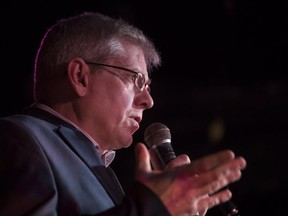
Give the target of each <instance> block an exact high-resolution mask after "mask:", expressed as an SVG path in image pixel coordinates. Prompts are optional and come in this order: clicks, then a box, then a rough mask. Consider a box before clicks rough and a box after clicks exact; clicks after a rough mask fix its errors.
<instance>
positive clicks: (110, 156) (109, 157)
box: [32, 103, 116, 167]
mask: <svg viewBox="0 0 288 216" xmlns="http://www.w3.org/2000/svg"><path fill="white" fill-rule="evenodd" d="M32 106H33V107H36V108H39V109H42V110H45V111H46V112H49V113H51V114H52V115H54V116H56V117H58V118H60V119H62V120H63V121H65V122H67V123H69V124H71V125H73V126H74V127H75V128H77V129H78V130H79V131H80V132H82V133H83V134H84V135H85V136H86V137H87V138H88V139H89V140H90V141H91V142H92V143H93V144H94V145H95V147H96V149H97V151H98V152H99V153H100V151H99V149H100V146H99V145H98V144H97V143H96V141H95V140H94V139H93V138H92V137H91V136H90V135H89V134H88V133H87V132H86V131H84V130H83V129H81V128H80V127H79V126H77V125H76V124H74V123H73V122H72V121H70V120H69V119H67V118H66V117H65V116H63V115H61V114H60V113H58V112H56V111H55V110H53V109H52V108H50V107H48V106H47V105H45V104H41V103H34V104H33V105H32ZM115 154H116V152H115V151H113V150H109V151H107V152H105V153H104V154H102V155H101V159H102V160H103V163H104V164H105V166H106V167H107V166H109V165H110V164H111V163H112V161H113V160H114V158H115Z"/></svg>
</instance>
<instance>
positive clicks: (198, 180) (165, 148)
mask: <svg viewBox="0 0 288 216" xmlns="http://www.w3.org/2000/svg"><path fill="white" fill-rule="evenodd" d="M144 139H145V143H146V145H147V146H148V148H149V152H150V156H151V164H152V166H153V168H154V170H162V171H163V169H164V167H166V166H167V164H170V163H175V164H177V163H176V161H177V160H178V157H179V156H178V157H176V155H175V153H174V150H173V147H172V145H171V134H170V130H169V128H168V127H167V126H165V125H164V124H161V123H153V124H151V125H150V126H149V127H148V128H147V129H146V130H145V133H144ZM245 166H246V161H245V159H244V158H242V157H238V158H235V155H234V153H233V152H232V151H230V150H225V151H221V152H218V153H215V154H211V155H208V156H206V157H203V158H201V159H199V160H196V161H193V163H191V164H189V165H185V164H184V165H183V166H181V167H173V168H171V169H170V168H169V169H167V170H166V168H165V170H164V171H163V173H165V172H169V175H166V178H167V179H166V180H165V179H161V178H159V179H160V180H163V181H171V184H170V187H171V188H172V187H175V188H172V189H171V188H168V189H167V190H168V193H171V194H170V196H171V199H174V202H178V203H179V204H178V205H183V208H189V207H186V206H185V207H184V205H185V204H187V203H190V205H191V208H192V209H193V211H194V212H195V209H197V211H199V212H205V211H206V210H207V209H210V208H212V207H214V206H216V205H218V206H219V208H220V210H221V211H222V212H223V214H224V215H225V216H231V215H237V214H238V209H237V208H236V206H235V205H234V203H232V202H231V201H229V200H230V199H231V196H232V194H231V192H230V191H229V190H228V189H227V188H225V187H226V186H227V185H228V184H230V183H232V182H234V181H237V180H238V179H239V178H240V177H241V170H242V169H244V168H245ZM196 174H197V175H196ZM164 176H165V175H164ZM169 178H172V179H169ZM177 184H178V185H177ZM159 185H160V184H159ZM168 187H169V185H168ZM223 188H225V189H223ZM170 189H171V190H170ZM222 189H223V190H222ZM152 190H153V189H152ZM175 191H176V192H177V193H175V194H174V192H175ZM208 194H209V196H207V195H208ZM177 196H178V197H177ZM189 199H191V200H189ZM181 200H182V201H181ZM167 201H169V199H167ZM169 202H170V203H172V201H171V200H170V201H169ZM171 205H172V204H171ZM168 209H169V206H168ZM180 215H181V214H180Z"/></svg>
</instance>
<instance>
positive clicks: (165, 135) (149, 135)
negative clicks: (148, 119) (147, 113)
mask: <svg viewBox="0 0 288 216" xmlns="http://www.w3.org/2000/svg"><path fill="white" fill-rule="evenodd" d="M166 139H170V140H171V133H170V130H169V128H168V127H167V126H166V125H164V124H162V123H152V124H151V125H149V126H148V127H147V128H146V130H145V132H144V140H145V143H146V144H147V146H148V147H149V148H151V147H152V146H154V145H155V144H156V145H157V144H159V143H162V141H163V140H166Z"/></svg>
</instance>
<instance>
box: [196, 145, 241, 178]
mask: <svg viewBox="0 0 288 216" xmlns="http://www.w3.org/2000/svg"><path fill="white" fill-rule="evenodd" d="M234 158H235V154H234V152H233V151H231V150H223V151H219V152H216V153H213V154H210V155H208V156H205V157H203V158H200V159H198V160H195V161H192V163H191V164H192V165H191V167H193V170H194V172H196V173H201V172H204V171H207V170H210V169H213V168H215V167H217V166H219V165H220V164H223V163H226V162H228V161H231V160H233V159H234Z"/></svg>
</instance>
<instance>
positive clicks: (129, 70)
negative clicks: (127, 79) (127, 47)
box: [83, 59, 151, 92]
mask: <svg viewBox="0 0 288 216" xmlns="http://www.w3.org/2000/svg"><path fill="white" fill-rule="evenodd" d="M83 60H84V59H83ZM84 62H85V63H86V64H91V65H96V66H104V67H110V68H115V69H120V70H124V71H127V72H130V73H133V74H135V75H136V76H133V78H132V80H133V83H134V85H135V86H136V87H137V89H138V90H139V91H140V92H142V91H143V90H144V89H145V88H146V89H147V90H148V92H150V84H151V79H148V82H146V78H145V76H144V74H143V73H141V72H138V71H134V70H131V69H128V68H125V67H120V66H115V65H110V64H103V63H96V62H91V61H86V60H84ZM105 71H107V72H109V73H111V74H113V75H115V76H117V77H119V78H121V76H120V75H119V74H117V73H114V72H112V71H109V70H105ZM141 77H142V79H143V80H144V82H143V84H141V85H143V86H142V87H141V88H140V86H139V83H138V82H137V80H139V78H141Z"/></svg>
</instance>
